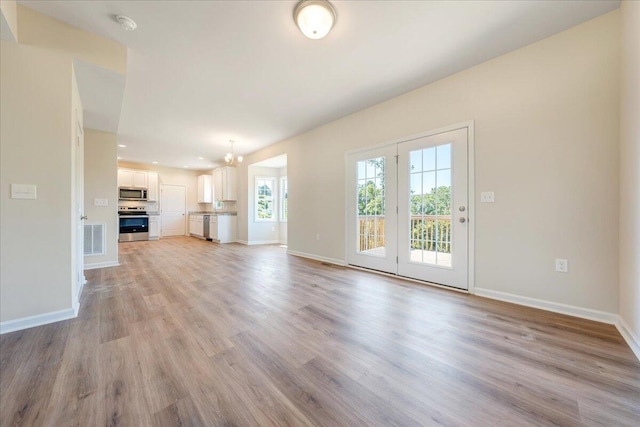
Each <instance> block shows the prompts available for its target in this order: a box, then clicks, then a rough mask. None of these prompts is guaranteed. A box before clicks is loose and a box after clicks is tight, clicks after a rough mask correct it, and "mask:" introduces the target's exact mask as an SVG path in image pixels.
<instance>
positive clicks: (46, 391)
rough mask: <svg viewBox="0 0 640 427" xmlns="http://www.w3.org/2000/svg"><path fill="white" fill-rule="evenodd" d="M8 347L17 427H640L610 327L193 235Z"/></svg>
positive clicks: (4, 391) (637, 403)
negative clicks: (70, 314) (73, 312)
mask: <svg viewBox="0 0 640 427" xmlns="http://www.w3.org/2000/svg"><path fill="white" fill-rule="evenodd" d="M120 258H121V259H120V260H121V263H122V265H121V266H120V267H113V268H106V269H101V270H92V271H87V278H88V280H89V282H88V284H87V286H86V288H85V290H84V292H83V295H82V307H81V310H80V315H79V317H78V318H77V319H74V320H70V321H65V322H59V323H56V324H52V325H46V326H42V327H38V328H33V329H29V330H25V331H19V332H14V333H10V334H5V335H3V336H1V337H0V425H2V426H15V425H23V426H98V425H114V426H115V425H122V426H135V427H139V426H178V425H181V426H212V425H225V426H231V425H237V426H267V425H291V426H305V425H323V426H332V427H333V426H355V425H372V426H393V425H400V426H410V425H451V426H455V425H471V426H529V425H536V426H539V425H563V426H576V425H605V426H614V425H615V426H638V425H640V363H639V362H638V361H637V360H636V359H635V357H634V355H633V354H632V352H631V350H630V349H629V348H628V347H627V345H626V344H625V343H624V341H623V339H622V338H621V336H620V335H619V334H618V332H617V331H616V330H615V328H614V327H613V326H611V325H604V324H600V323H596V322H591V321H586V320H580V319H576V318H572V317H568V316H563V315H557V314H552V313H548V312H544V311H539V310H535V309H529V308H524V307H519V306H516V305H511V304H507V303H502V302H497V301H492V300H488V299H484V298H479V297H474V296H469V295H464V294H461V293H456V292H450V291H446V290H442V289H437V288H431V287H427V286H421V285H417V284H414V283H409V282H405V281H402V280H399V279H395V278H390V277H385V276H380V275H375V274H372V273H368V272H363V271H359V270H353V269H347V268H341V267H336V266H327V265H322V264H320V263H318V262H314V261H308V260H305V259H302V258H296V257H293V256H287V255H286V254H285V251H284V249H283V248H280V247H277V246H269V247H255V246H249V247H247V246H242V245H237V244H231V245H223V246H220V245H215V244H212V243H207V242H203V241H200V240H196V239H192V238H171V239H163V240H161V241H156V242H134V243H124V244H120Z"/></svg>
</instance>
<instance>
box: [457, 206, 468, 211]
mask: <svg viewBox="0 0 640 427" xmlns="http://www.w3.org/2000/svg"><path fill="white" fill-rule="evenodd" d="M458 210H459V211H460V212H464V211H465V210H467V208H465V207H464V206H460V207H459V208H458Z"/></svg>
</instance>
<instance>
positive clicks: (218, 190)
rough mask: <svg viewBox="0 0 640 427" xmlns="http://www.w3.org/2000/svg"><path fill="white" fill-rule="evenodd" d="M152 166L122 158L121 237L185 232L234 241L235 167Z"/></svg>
mask: <svg viewBox="0 0 640 427" xmlns="http://www.w3.org/2000/svg"><path fill="white" fill-rule="evenodd" d="M148 168H149V166H148V165H138V164H124V165H122V164H121V163H119V164H118V175H117V177H118V178H117V179H118V228H119V233H118V242H136V241H148V240H158V239H160V238H164V237H171V236H184V235H188V236H192V237H194V238H198V239H203V240H207V241H212V242H214V243H231V242H235V240H236V227H237V223H236V218H237V212H236V192H237V188H236V168H235V167H230V166H224V167H220V168H217V169H214V170H211V171H209V172H204V171H193V170H185V171H183V170H180V169H176V168H166V167H157V168H156V170H149V169H148ZM194 192H195V194H193V193H194ZM194 195H195V198H196V200H195V201H196V203H197V204H195V203H194V200H193V198H194Z"/></svg>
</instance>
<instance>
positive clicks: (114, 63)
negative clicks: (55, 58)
mask: <svg viewBox="0 0 640 427" xmlns="http://www.w3.org/2000/svg"><path fill="white" fill-rule="evenodd" d="M17 15H18V40H19V42H20V44H25V45H32V46H40V47H44V48H47V49H51V50H54V51H57V52H59V53H61V54H65V55H72V56H73V57H74V58H77V59H81V60H83V61H85V62H88V63H89V64H93V65H97V66H99V67H102V68H105V69H107V70H110V71H114V72H116V73H119V74H126V73H127V47H126V46H124V45H121V44H120V43H118V42H116V41H114V40H111V39H108V38H106V37H102V36H99V35H97V34H94V33H90V32H87V31H84V30H81V29H80V28H76V27H73V26H71V25H69V24H66V23H64V22H62V21H58V20H57V19H54V18H52V17H50V16H47V15H45V14H43V13H40V12H37V11H35V10H33V9H30V8H28V7H26V6H23V5H21V4H19V5H18V8H17Z"/></svg>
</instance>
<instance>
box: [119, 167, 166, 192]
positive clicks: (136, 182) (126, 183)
mask: <svg viewBox="0 0 640 427" xmlns="http://www.w3.org/2000/svg"><path fill="white" fill-rule="evenodd" d="M153 173H155V172H153ZM157 175H158V174H157V173H156V182H157ZM147 177H148V172H147V171H138V170H133V169H118V187H140V188H147V187H148V181H147ZM156 197H157V195H156Z"/></svg>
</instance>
